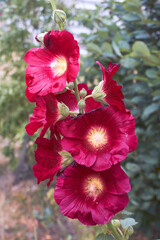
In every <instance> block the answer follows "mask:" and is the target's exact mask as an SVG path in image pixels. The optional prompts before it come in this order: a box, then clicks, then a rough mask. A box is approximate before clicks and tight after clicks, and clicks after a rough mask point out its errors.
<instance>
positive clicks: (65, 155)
mask: <svg viewBox="0 0 160 240" xmlns="http://www.w3.org/2000/svg"><path fill="white" fill-rule="evenodd" d="M59 155H61V156H62V159H63V160H62V163H61V165H62V167H67V166H68V165H69V164H71V163H72V162H73V161H74V160H73V158H72V155H71V154H70V153H69V152H67V151H61V152H59Z"/></svg>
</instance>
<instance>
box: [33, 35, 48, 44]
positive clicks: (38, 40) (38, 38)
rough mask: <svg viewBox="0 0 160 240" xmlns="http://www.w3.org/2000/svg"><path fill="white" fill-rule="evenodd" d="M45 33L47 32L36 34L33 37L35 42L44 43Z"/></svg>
mask: <svg viewBox="0 0 160 240" xmlns="http://www.w3.org/2000/svg"><path fill="white" fill-rule="evenodd" d="M46 33H47V32H45V33H40V34H39V35H37V36H36V37H35V39H36V40H37V42H39V43H42V44H44V36H45V35H46Z"/></svg>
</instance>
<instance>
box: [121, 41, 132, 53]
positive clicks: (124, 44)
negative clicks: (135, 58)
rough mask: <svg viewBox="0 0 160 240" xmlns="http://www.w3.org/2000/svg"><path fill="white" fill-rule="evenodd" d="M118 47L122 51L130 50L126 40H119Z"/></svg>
mask: <svg viewBox="0 0 160 240" xmlns="http://www.w3.org/2000/svg"><path fill="white" fill-rule="evenodd" d="M118 45H119V48H120V50H121V51H122V52H129V50H130V46H129V44H128V42H126V41H119V42H118Z"/></svg>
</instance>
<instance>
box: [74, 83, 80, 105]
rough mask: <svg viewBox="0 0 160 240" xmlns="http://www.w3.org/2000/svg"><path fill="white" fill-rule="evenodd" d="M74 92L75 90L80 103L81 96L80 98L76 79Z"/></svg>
mask: <svg viewBox="0 0 160 240" xmlns="http://www.w3.org/2000/svg"><path fill="white" fill-rule="evenodd" d="M74 90H75V95H76V98H77V102H79V101H80V96H79V91H78V86H77V80H76V79H75V81H74Z"/></svg>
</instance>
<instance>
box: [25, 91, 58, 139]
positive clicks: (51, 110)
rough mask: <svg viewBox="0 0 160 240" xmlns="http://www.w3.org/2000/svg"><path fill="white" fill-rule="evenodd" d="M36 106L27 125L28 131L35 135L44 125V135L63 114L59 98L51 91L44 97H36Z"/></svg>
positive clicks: (42, 131)
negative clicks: (60, 111)
mask: <svg viewBox="0 0 160 240" xmlns="http://www.w3.org/2000/svg"><path fill="white" fill-rule="evenodd" d="M35 101H36V107H35V108H34V110H33V114H32V116H31V117H30V123H28V124H27V125H26V131H27V133H28V134H29V135H33V134H34V133H35V132H36V131H37V130H38V129H39V128H41V127H42V129H41V133H40V136H41V137H43V136H44V135H45V133H46V131H47V129H48V128H49V127H50V126H51V125H52V124H53V123H55V122H56V121H57V120H58V119H59V118H60V117H61V116H60V114H59V111H58V107H57V100H56V98H55V96H54V94H52V93H50V94H48V95H46V96H43V97H36V98H35Z"/></svg>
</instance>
